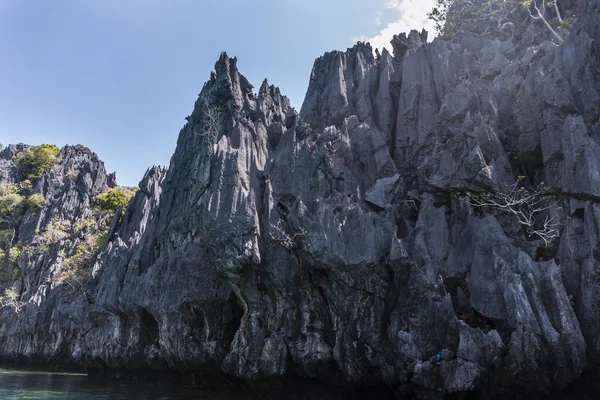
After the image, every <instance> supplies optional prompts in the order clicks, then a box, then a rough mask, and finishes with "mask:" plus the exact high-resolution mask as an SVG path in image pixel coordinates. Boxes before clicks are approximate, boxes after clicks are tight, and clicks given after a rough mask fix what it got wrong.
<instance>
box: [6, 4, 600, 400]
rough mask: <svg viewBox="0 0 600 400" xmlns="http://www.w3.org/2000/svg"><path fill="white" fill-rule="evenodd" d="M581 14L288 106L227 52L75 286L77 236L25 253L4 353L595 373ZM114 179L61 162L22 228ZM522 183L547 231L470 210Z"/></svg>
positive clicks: (591, 127)
mask: <svg viewBox="0 0 600 400" xmlns="http://www.w3.org/2000/svg"><path fill="white" fill-rule="evenodd" d="M599 12H600V8H599V7H598V6H597V4H596V3H595V2H591V1H590V2H588V10H587V12H586V13H585V15H584V16H583V17H582V18H581V19H580V21H579V22H578V23H577V24H576V25H575V26H574V28H573V30H572V32H571V35H570V36H569V38H568V39H567V40H566V41H565V43H564V44H562V45H561V46H555V45H553V44H552V43H551V42H549V41H547V40H546V41H544V40H540V36H539V35H538V36H536V39H531V37H532V36H531V35H525V34H524V35H523V39H522V40H521V41H517V42H512V41H504V42H502V41H498V40H489V39H484V38H476V37H464V38H463V39H462V40H461V42H460V43H450V42H446V41H443V40H440V39H436V40H434V41H433V42H432V43H427V42H426V37H427V34H426V33H425V32H423V33H421V34H419V33H418V32H416V31H414V32H412V33H410V34H409V35H408V37H407V36H406V35H404V36H402V35H400V36H397V37H395V38H394V41H393V42H392V45H393V49H394V51H393V53H394V54H393V55H392V54H390V53H389V52H388V51H387V50H384V51H383V52H382V53H381V54H380V55H379V57H375V56H374V55H373V51H372V48H371V47H370V45H369V44H365V43H359V44H357V45H356V46H355V47H353V48H351V49H348V50H347V51H346V52H331V53H327V54H325V55H324V56H323V57H320V58H319V59H317V60H316V62H315V66H314V68H313V71H312V73H311V77H310V83H309V88H308V91H307V95H306V99H305V101H304V104H303V106H302V109H301V111H300V112H299V113H297V112H296V111H295V110H294V109H292V108H291V107H290V103H289V101H288V99H287V98H286V97H285V96H282V95H281V93H280V92H279V90H278V89H277V88H276V87H274V86H270V85H269V84H268V83H267V82H266V81H265V82H263V84H262V85H261V87H260V89H259V90H258V93H255V92H254V91H253V87H252V85H251V84H250V83H249V82H248V81H247V80H246V79H245V78H244V77H243V75H241V74H240V73H239V72H238V70H237V66H236V60H235V59H231V58H229V57H228V56H227V55H226V54H222V55H221V57H220V59H219V61H218V62H217V63H216V65H215V71H214V72H213V74H212V75H211V78H210V80H209V81H208V82H207V83H206V84H205V85H204V88H203V89H202V92H201V93H200V95H199V98H198V101H197V102H196V104H195V107H194V110H193V112H192V113H191V115H190V116H189V117H188V118H187V121H188V122H187V123H186V125H185V126H184V127H183V129H182V130H181V132H180V135H179V139H178V143H177V149H176V151H175V153H174V155H173V157H172V159H171V164H170V166H169V168H168V170H167V169H161V168H158V167H153V168H151V169H149V170H148V171H147V173H146V175H145V177H144V178H143V180H142V181H141V182H140V190H139V191H138V192H137V194H136V195H135V197H134V198H133V199H132V200H131V202H130V203H129V205H128V207H127V208H126V210H125V212H124V214H123V216H122V217H120V214H121V210H119V211H118V212H117V215H116V216H115V218H113V221H112V223H111V226H110V229H109V231H108V241H107V244H106V245H105V246H103V247H102V248H101V249H100V250H99V251H98V253H97V255H96V256H95V257H94V259H93V263H92V265H91V267H90V268H89V272H88V273H87V277H86V280H85V284H84V286H83V288H81V290H79V291H76V290H74V289H73V288H71V287H68V286H66V285H62V286H61V285H53V284H52V271H53V268H54V267H53V265H55V264H56V263H58V264H60V256H59V255H58V254H60V253H61V252H63V253H64V252H67V253H68V252H69V251H73V250H72V249H73V245H74V244H69V243H60V244H58V247H56V249H59V250H52V249H42V248H41V247H37V248H35V249H37V250H34V254H37V258H35V257H31V256H27V257H26V256H22V257H21V258H20V259H19V264H20V266H21V269H22V271H23V278H21V280H20V282H21V283H16V284H15V286H14V287H16V288H17V289H18V291H19V293H20V301H22V302H23V311H22V312H23V314H22V315H16V314H14V311H13V310H11V309H4V311H3V321H5V322H4V323H3V325H2V327H1V328H0V355H2V357H3V358H4V359H19V358H22V359H28V360H44V361H49V362H59V363H60V362H62V363H65V362H69V363H75V364H77V365H81V366H85V367H87V368H91V369H94V370H97V371H115V370H118V371H131V372H132V373H135V372H138V373H140V372H143V371H146V372H147V371H149V370H153V371H175V372H177V373H179V374H181V375H187V376H192V377H193V379H194V381H195V382H196V383H198V384H206V383H207V382H214V379H213V378H215V377H221V378H222V379H224V380H230V381H231V380H235V381H237V382H239V381H242V382H245V383H247V384H250V385H259V386H260V385H267V386H270V385H272V384H274V383H276V382H281V381H283V380H286V379H289V378H303V379H310V380H319V381H321V382H327V383H330V384H340V385H341V384H346V385H348V384H350V385H359V386H364V385H371V384H375V385H378V386H379V387H380V388H385V389H386V390H387V391H388V393H392V394H394V395H395V396H396V397H397V398H411V397H418V398H442V397H444V396H452V395H457V396H458V395H460V394H463V393H464V392H471V393H475V394H476V395H481V396H490V397H493V396H498V397H500V396H510V395H511V394H514V393H530V394H535V393H538V394H541V393H548V392H550V391H560V390H563V389H565V388H566V387H567V386H568V385H569V384H571V383H572V382H574V381H576V380H577V379H578V378H579V377H580V376H581V374H582V373H583V372H584V371H586V370H587V369H589V368H591V367H594V366H597V365H598V363H599V362H600V360H599V354H600V341H599V339H598V333H599V332H600V326H599V325H598V321H600V318H599V317H600V309H599V308H598V307H597V303H598V298H600V292H598V290H597V287H598V284H597V282H596V281H597V277H596V276H597V275H598V274H597V270H598V268H599V267H598V265H599V264H598V263H599V261H600V259H599V258H598V254H599V253H598V251H597V249H596V247H597V246H598V243H599V238H598V235H600V230H599V229H598V226H599V225H600V209H599V208H598V207H599V204H598V200H599V199H600V193H599V192H598V188H599V187H600V182H599V180H600V168H599V166H598V165H597V163H598V159H599V157H600V149H599V148H598V146H599V138H600V136H598V132H600V131H599V126H600V125H599V123H598V121H599V120H600V119H599V117H600V115H599V114H600V95H599V93H600V78H599V75H598V74H597V71H598V68H599V66H600V56H599V53H598V51H597V47H598V40H600V38H599V37H598V32H599V31H598V29H597V25H598V24H597V21H600V15H599ZM529 29H530V30H531V29H533V28H531V27H530V28H529ZM10 151H12V150H10V148H9V149H7V150H4V152H3V153H2V154H4V153H7V154H8V153H10ZM2 158H3V160H4V161H2V163H4V164H0V165H8V167H2V168H0V171H2V172H1V173H0V177H1V179H3V181H11V180H14V179H15V178H14V172H13V170H12V169H11V168H12V167H11V166H10V163H11V161H10V157H8V156H6V157H4V156H3V157H2ZM71 169H74V170H77V171H80V173H79V175H78V178H77V180H76V181H75V182H66V181H65V179H64V177H65V176H68V175H69V172H68V171H70V170H71ZM113 181H114V179H110V180H107V176H106V174H105V173H104V170H103V168H101V167H100V166H99V164H98V162H97V161H96V159H95V158H94V157H93V156H90V155H89V153H86V152H85V151H84V150H83V149H81V148H67V149H63V151H62V153H61V161H60V162H59V164H58V166H57V167H56V168H54V169H53V170H52V171H51V172H50V173H48V174H46V175H45V176H44V177H43V179H42V180H41V181H40V183H38V185H37V186H36V191H39V192H41V193H44V195H45V196H46V199H47V201H46V205H45V206H44V208H43V210H42V211H41V212H40V213H39V214H36V216H35V217H33V216H32V215H30V216H28V217H26V218H24V220H23V222H22V224H21V228H20V229H21V231H22V233H21V234H20V235H22V237H23V238H25V239H24V240H25V241H26V242H27V243H32V244H35V243H36V240H38V239H36V238H37V237H38V236H37V234H36V229H39V230H40V232H42V231H44V229H45V225H44V224H47V223H48V221H49V220H50V219H51V218H52V217H53V216H57V217H58V218H59V219H60V220H65V219H69V218H80V216H85V215H86V213H88V212H89V210H90V206H91V204H92V203H93V199H94V196H97V194H98V193H100V192H102V191H105V190H107V185H108V182H113ZM516 183H518V185H519V186H521V185H522V186H523V187H525V186H526V187H528V188H539V187H541V186H544V187H548V188H549V189H547V190H546V189H544V191H543V193H544V194H547V195H548V196H552V198H554V199H556V201H555V202H553V203H552V207H551V208H549V209H548V210H546V212H545V213H542V214H541V215H542V217H541V219H540V220H538V221H537V222H536V223H537V224H538V225H536V226H537V227H538V228H539V224H543V222H544V218H546V216H547V217H548V218H549V219H552V220H557V221H560V224H559V231H560V236H559V237H557V238H554V239H552V240H548V241H543V240H537V239H536V238H535V237H534V236H533V235H531V231H530V230H527V229H526V228H525V227H524V226H523V225H522V224H519V223H518V220H517V219H516V217H515V216H514V215H511V214H510V213H505V212H502V210H498V209H495V208H493V207H491V208H490V207H487V208H486V207H476V206H474V203H473V201H472V198H473V197H474V196H479V195H480V194H483V195H485V194H486V193H488V194H490V193H497V192H502V191H503V190H505V189H506V188H507V187H513V185H515V184H516ZM110 185H113V183H110ZM517 188H518V187H517ZM74 215H78V216H77V217H74ZM553 218H554V219H553ZM536 226H534V227H533V229H536ZM73 240H76V239H73ZM67 242H68V241H67ZM34 247H35V246H34ZM69 249H71V250H69ZM32 251H33V250H32ZM36 251H37V253H36ZM48 277H49V278H50V279H48Z"/></svg>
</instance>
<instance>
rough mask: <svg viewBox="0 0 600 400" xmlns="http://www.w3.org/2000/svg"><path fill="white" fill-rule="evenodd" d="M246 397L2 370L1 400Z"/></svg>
mask: <svg viewBox="0 0 600 400" xmlns="http://www.w3.org/2000/svg"><path fill="white" fill-rule="evenodd" d="M248 398H249V397H244V396H242V395H232V394H219V393H212V392H202V391H198V390H192V389H189V388H186V387H180V386H158V385H153V384H151V383H150V384H148V383H131V384H125V383H98V382H96V381H92V380H90V379H88V377H87V376H86V375H82V374H72V373H60V372H43V371H33V370H16V369H5V368H0V400H38V399H44V400H58V399H61V400H126V399H135V400H137V399H140V400H142V399H144V400H175V399H181V400H188V399H195V400H242V399H248Z"/></svg>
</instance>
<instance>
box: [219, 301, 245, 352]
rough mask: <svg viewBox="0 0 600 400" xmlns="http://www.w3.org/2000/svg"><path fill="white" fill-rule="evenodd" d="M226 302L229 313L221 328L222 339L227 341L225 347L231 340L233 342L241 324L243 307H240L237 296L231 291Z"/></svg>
mask: <svg viewBox="0 0 600 400" xmlns="http://www.w3.org/2000/svg"><path fill="white" fill-rule="evenodd" d="M227 303H228V305H229V315H228V316H227V318H228V320H229V322H227V324H226V325H225V329H224V330H223V339H224V340H225V342H226V343H227V347H229V345H230V344H231V342H233V338H234V337H235V333H236V332H237V330H238V329H239V328H240V325H241V324H242V317H243V316H244V309H243V308H242V306H241V304H240V303H239V300H238V298H237V296H236V295H235V293H234V292H233V291H232V292H231V294H230V295H229V300H228V302H227Z"/></svg>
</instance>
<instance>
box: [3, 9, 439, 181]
mask: <svg viewBox="0 0 600 400" xmlns="http://www.w3.org/2000/svg"><path fill="white" fill-rule="evenodd" d="M433 1H434V0H414V1H412V0H411V1H408V0H52V1H48V0H0V142H2V143H3V144H4V145H6V144H8V143H17V142H24V143H29V144H40V143H55V144H58V145H60V146H62V145H65V144H75V143H81V144H83V145H86V146H88V147H89V148H91V149H92V150H93V151H95V152H96V153H97V154H98V155H99V156H100V158H101V159H102V160H104V162H105V165H106V168H107V170H109V171H115V170H116V171H117V181H118V182H119V184H122V185H136V184H137V183H138V182H139V180H140V179H141V178H142V176H143V173H144V171H145V170H146V168H147V167H149V166H152V165H155V164H156V165H167V166H168V164H169V160H170V158H171V155H172V153H173V151H174V150H175V145H176V141H177V135H178V134H179V130H180V128H181V127H182V126H183V124H184V122H185V121H184V117H185V116H186V115H188V114H190V112H191V110H192V107H193V104H194V101H195V100H196V98H197V95H198V93H199V92H200V90H201V88H202V85H203V83H204V81H206V80H207V79H208V78H209V76H210V71H211V70H212V68H213V66H214V63H215V61H216V60H217V58H218V56H219V54H220V52H221V51H223V50H225V51H227V53H228V54H229V55H230V56H237V57H238V67H239V69H240V72H242V73H243V74H244V75H245V76H246V77H247V78H248V79H249V80H250V82H252V83H253V84H254V85H255V87H256V90H258V87H259V86H260V84H261V82H262V80H263V79H264V78H268V79H269V83H271V84H275V85H277V86H279V87H280V88H281V91H282V93H283V94H285V95H287V96H288V97H290V99H291V100H292V105H293V106H295V107H296V108H300V106H301V105H302V100H303V98H304V94H305V92H306V88H307V86H308V77H309V75H310V70H311V68H312V64H313V61H314V59H315V58H317V57H319V56H320V55H322V54H323V53H324V52H326V51H330V50H336V49H339V50H343V49H346V48H347V47H350V46H352V45H353V44H354V42H356V41H357V40H370V41H372V43H374V44H375V45H376V46H379V47H381V46H383V45H386V46H387V43H388V42H389V40H390V39H391V35H393V34H394V33H400V32H402V31H406V30H409V29H411V28H417V29H421V28H422V27H423V26H424V24H426V22H427V21H426V15H425V14H426V11H428V10H429V9H430V8H431V5H432V3H433ZM432 34H433V32H432ZM388 47H389V46H388Z"/></svg>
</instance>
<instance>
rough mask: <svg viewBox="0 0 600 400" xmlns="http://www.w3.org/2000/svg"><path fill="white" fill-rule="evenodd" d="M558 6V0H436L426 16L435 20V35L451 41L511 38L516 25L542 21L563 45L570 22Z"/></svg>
mask: <svg viewBox="0 0 600 400" xmlns="http://www.w3.org/2000/svg"><path fill="white" fill-rule="evenodd" d="M559 3H560V2H559V1H558V0H549V1H548V0H477V1H471V0H437V3H436V6H435V7H434V8H433V9H432V10H431V12H430V13H429V14H428V16H429V19H431V20H433V21H435V27H436V30H437V32H438V34H439V35H440V36H441V37H443V38H444V39H446V40H451V41H456V40H458V38H459V37H460V36H461V35H463V34H471V35H476V36H484V37H489V38H496V39H501V40H506V39H510V38H512V37H513V35H514V34H515V30H516V25H517V24H519V25H520V24H522V23H523V22H524V21H527V20H529V19H532V20H534V21H541V22H542V23H543V25H544V27H545V28H546V29H547V30H548V31H549V32H550V33H551V34H552V36H553V37H554V38H555V39H556V40H557V41H558V42H562V41H563V40H564V38H563V36H564V31H565V30H568V29H569V27H570V25H571V21H570V20H569V19H563V18H562V14H561V9H560V4H559ZM563 12H564V10H563ZM561 30H562V31H563V32H562V33H561Z"/></svg>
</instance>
